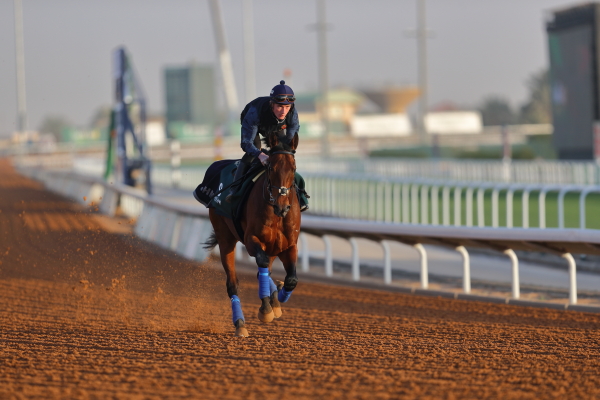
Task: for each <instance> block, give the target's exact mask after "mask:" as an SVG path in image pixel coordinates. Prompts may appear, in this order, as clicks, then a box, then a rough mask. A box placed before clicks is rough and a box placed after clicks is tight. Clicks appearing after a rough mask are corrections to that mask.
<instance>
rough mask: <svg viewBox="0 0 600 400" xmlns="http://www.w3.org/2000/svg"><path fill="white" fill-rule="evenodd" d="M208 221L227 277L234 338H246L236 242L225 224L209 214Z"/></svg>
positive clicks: (217, 217) (246, 331)
mask: <svg viewBox="0 0 600 400" xmlns="http://www.w3.org/2000/svg"><path fill="white" fill-rule="evenodd" d="M210 220H211V222H212V225H213V228H214V230H215V235H216V237H217V243H218V244H219V252H220V255H221V264H223V269H224V270H225V274H226V275H227V283H226V286H227V294H228V295H229V299H230V300H231V314H232V319H233V325H234V326H235V336H242V337H246V336H248V330H247V329H246V326H245V325H246V321H245V319H244V313H243V312H242V303H241V302H240V298H239V297H238V287H239V282H238V278H237V275H236V273H235V245H236V243H237V240H236V239H235V237H234V236H233V234H232V233H231V231H230V230H229V228H228V227H227V225H226V224H225V222H224V221H223V220H222V219H221V218H220V217H219V216H216V215H213V214H212V213H211V215H210Z"/></svg>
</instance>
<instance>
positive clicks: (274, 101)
mask: <svg viewBox="0 0 600 400" xmlns="http://www.w3.org/2000/svg"><path fill="white" fill-rule="evenodd" d="M295 100H296V98H295V96H294V91H293V90H292V88H291V87H289V86H287V85H286V84H285V81H280V82H279V85H277V86H275V87H274V88H273V89H272V90H271V95H270V96H264V97H258V98H256V99H254V100H252V101H251V102H250V103H248V104H247V105H246V107H245V108H244V111H242V115H241V118H242V143H241V146H242V149H243V150H244V152H245V153H246V154H244V156H243V157H242V159H241V160H240V163H239V165H238V168H237V170H236V172H235V177H234V178H233V180H234V182H235V181H237V180H239V179H241V177H242V176H244V174H245V173H246V171H248V168H249V167H250V164H252V162H253V161H254V160H255V159H256V158H257V157H258V159H259V160H260V162H261V163H262V164H263V165H266V164H267V162H268V161H269V156H268V155H267V154H265V153H263V152H262V151H261V150H260V136H259V135H258V133H260V134H261V135H263V136H267V134H269V133H271V132H276V133H277V134H278V135H279V136H280V137H282V138H283V136H285V139H283V140H287V141H290V142H291V140H292V139H293V138H294V136H295V135H296V134H297V133H298V130H299V129H300V123H299V122H298V113H297V112H296V108H295V107H294V101H295ZM241 186H242V185H241V183H239V184H237V185H234V186H232V187H231V190H230V192H229V195H228V196H227V197H226V199H225V200H226V201H228V202H230V201H231V197H232V196H233V195H234V194H235V193H236V191H237V189H238V188H239V187H241Z"/></svg>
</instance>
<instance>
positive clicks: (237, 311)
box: [231, 294, 246, 325]
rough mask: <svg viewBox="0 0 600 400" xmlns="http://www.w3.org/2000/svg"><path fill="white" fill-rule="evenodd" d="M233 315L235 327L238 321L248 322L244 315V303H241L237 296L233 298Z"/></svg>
mask: <svg viewBox="0 0 600 400" xmlns="http://www.w3.org/2000/svg"><path fill="white" fill-rule="evenodd" d="M231 314H232V315H233V325H235V322H236V321H237V320H238V319H241V320H242V321H244V322H246V320H245V319H244V313H243V312H242V303H240V298H239V297H237V296H236V295H235V294H234V295H233V296H231Z"/></svg>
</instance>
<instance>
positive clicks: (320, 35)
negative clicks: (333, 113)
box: [317, 0, 329, 158]
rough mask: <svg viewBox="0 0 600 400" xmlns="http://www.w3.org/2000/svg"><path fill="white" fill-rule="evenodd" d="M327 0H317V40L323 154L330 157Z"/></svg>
mask: <svg viewBox="0 0 600 400" xmlns="http://www.w3.org/2000/svg"><path fill="white" fill-rule="evenodd" d="M325 11H326V8H325V0H317V41H318V46H319V89H320V92H321V96H320V97H321V121H322V124H323V134H322V135H321V154H322V156H323V157H324V158H325V157H329V93H328V92H329V74H328V65H327V18H326V14H325Z"/></svg>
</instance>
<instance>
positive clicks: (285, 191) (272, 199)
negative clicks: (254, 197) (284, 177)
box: [263, 151, 296, 207]
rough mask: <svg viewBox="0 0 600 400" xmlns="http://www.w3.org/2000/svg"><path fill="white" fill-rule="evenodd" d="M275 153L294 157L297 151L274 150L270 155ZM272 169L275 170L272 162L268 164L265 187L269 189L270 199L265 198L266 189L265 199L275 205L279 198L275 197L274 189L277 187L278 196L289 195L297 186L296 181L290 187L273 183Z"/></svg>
mask: <svg viewBox="0 0 600 400" xmlns="http://www.w3.org/2000/svg"><path fill="white" fill-rule="evenodd" d="M275 154H287V155H290V156H292V157H294V158H296V157H295V154H296V152H295V151H274V152H273V153H270V154H269V155H270V156H273V155H275ZM271 171H273V167H271V164H268V165H267V179H265V181H264V188H265V189H267V190H266V191H267V192H269V200H268V201H267V199H266V198H265V190H264V189H263V199H264V200H265V201H267V202H268V203H269V204H270V205H272V206H273V207H275V205H276V203H275V201H276V200H277V199H276V198H275V197H273V189H277V193H276V194H277V197H279V196H287V195H288V194H289V192H290V190H291V189H292V188H293V187H294V186H295V183H293V184H292V186H290V187H279V186H273V185H272V184H271V175H270V173H271Z"/></svg>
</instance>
